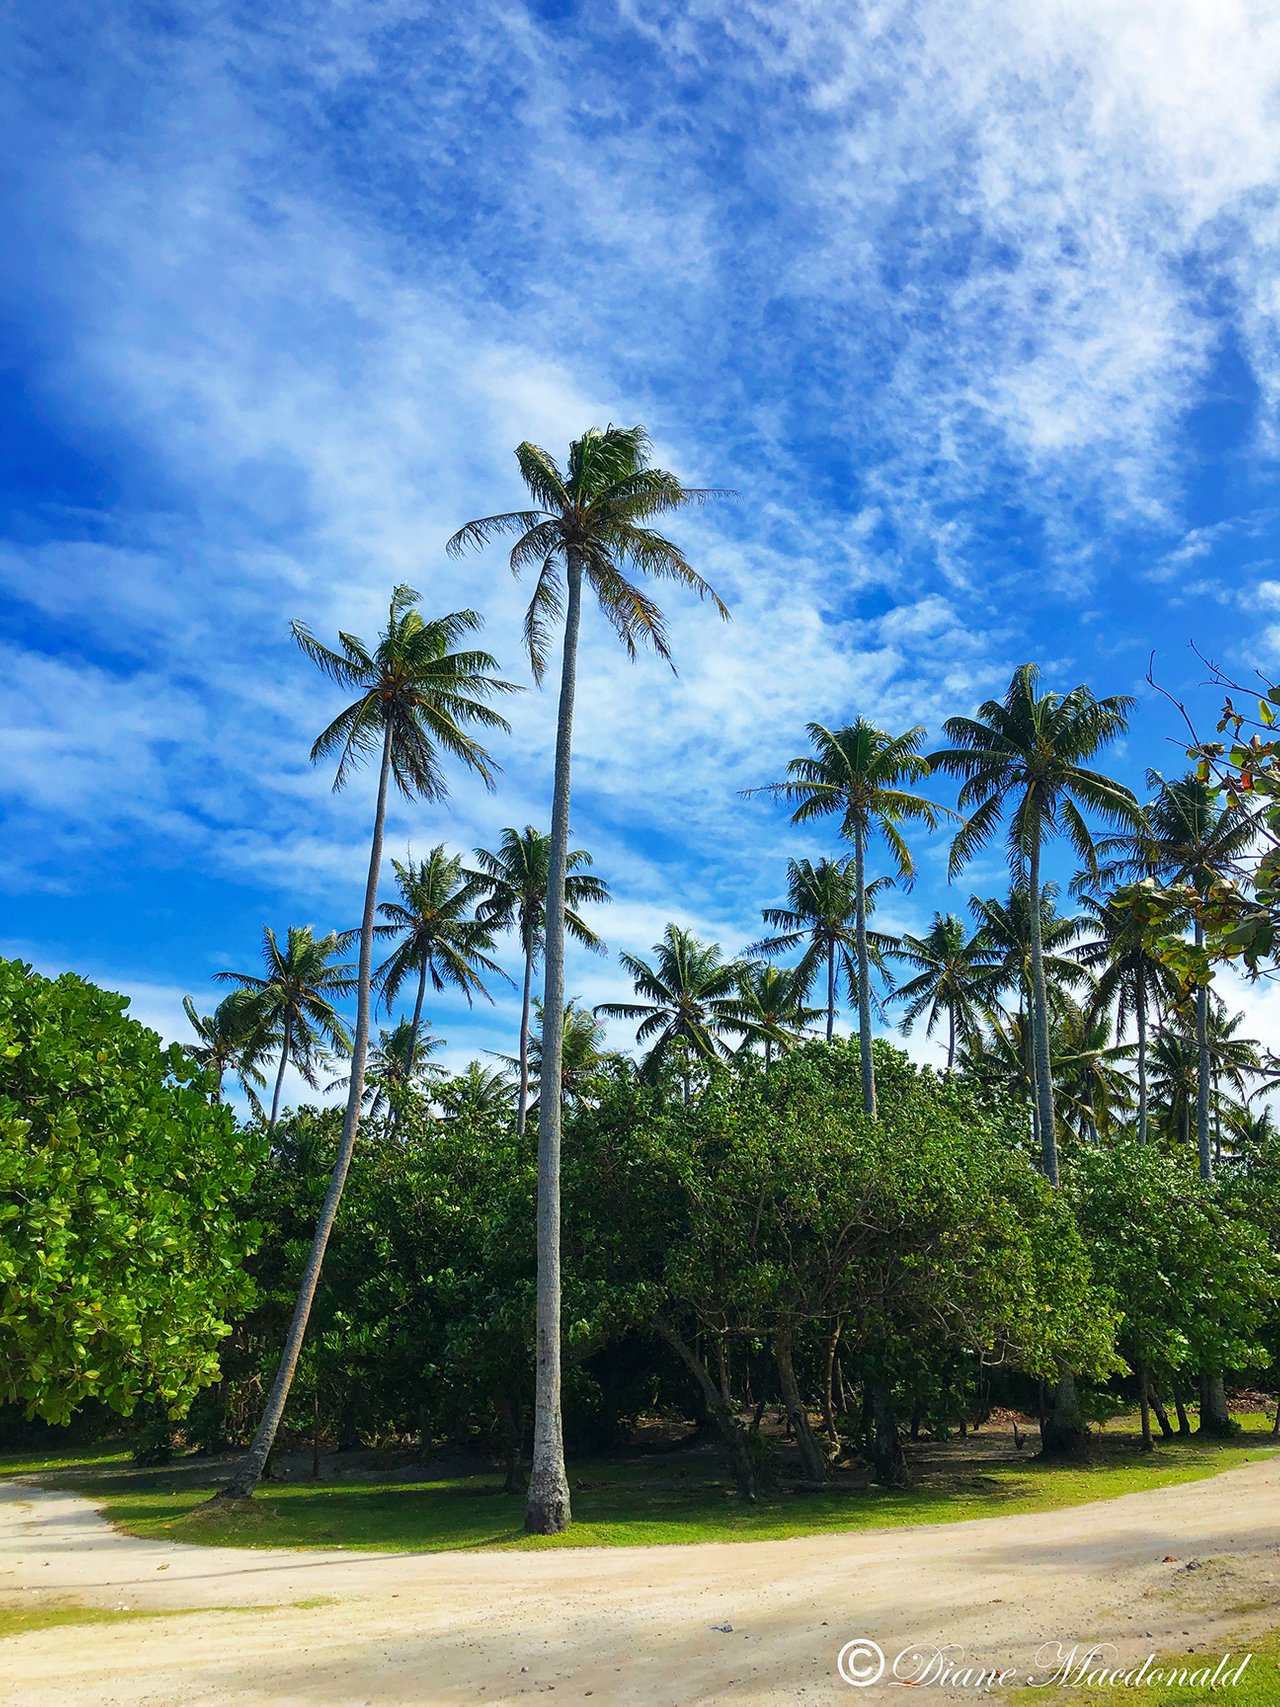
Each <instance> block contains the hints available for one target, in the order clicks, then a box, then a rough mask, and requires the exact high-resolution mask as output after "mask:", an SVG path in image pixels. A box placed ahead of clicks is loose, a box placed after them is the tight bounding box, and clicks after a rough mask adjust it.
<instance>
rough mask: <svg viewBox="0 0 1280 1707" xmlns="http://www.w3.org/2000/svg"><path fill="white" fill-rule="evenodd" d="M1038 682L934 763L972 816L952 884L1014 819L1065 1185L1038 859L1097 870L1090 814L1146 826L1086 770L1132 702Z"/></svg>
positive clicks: (1037, 1026)
mask: <svg viewBox="0 0 1280 1707" xmlns="http://www.w3.org/2000/svg"><path fill="white" fill-rule="evenodd" d="M1039 685H1040V672H1039V670H1038V669H1037V668H1036V667H1035V665H1034V664H1022V665H1020V666H1019V668H1018V669H1017V670H1016V671H1015V672H1014V676H1013V680H1012V681H1011V682H1010V683H1009V687H1008V689H1007V691H1006V693H1005V696H1004V698H1003V699H1002V700H995V699H989V700H986V701H984V703H983V704H982V705H981V706H980V707H979V708H978V715H977V717H976V718H975V717H949V718H948V719H947V721H946V722H945V724H944V725H943V728H944V730H945V732H946V736H947V739H948V740H949V741H950V742H951V743H952V745H951V746H950V747H945V748H942V749H941V750H940V751H939V752H936V753H934V754H933V756H932V758H931V759H930V763H931V764H932V766H933V767H934V768H935V769H936V770H940V771H943V772H944V773H945V774H946V775H948V776H954V777H959V778H960V779H961V788H960V794H959V799H958V805H959V807H960V810H961V812H966V813H968V816H967V818H966V820H965V822H964V824H963V825H962V827H961V828H960V830H959V831H958V832H957V834H956V837H955V840H954V842H953V843H952V846H951V874H952V876H954V875H955V873H956V872H958V871H959V870H961V869H962V868H963V866H964V865H966V864H967V862H968V861H969V860H970V859H972V858H973V856H974V854H976V853H977V852H978V850H979V849H980V848H982V847H983V846H985V844H986V843H987V842H988V841H989V840H990V839H991V837H992V835H993V834H994V833H995V830H996V828H997V826H998V825H999V823H1000V821H1001V819H1002V818H1003V817H1004V815H1005V812H1006V809H1008V811H1009V834H1008V842H1009V853H1010V857H1011V859H1012V860H1013V861H1014V865H1015V869H1016V870H1019V871H1021V870H1022V869H1023V868H1024V867H1025V870H1026V874H1027V885H1028V890H1029V906H1030V912H1031V985H1032V1000H1031V1023H1032V1035H1033V1039H1034V1060H1035V1072H1034V1075H1033V1078H1034V1084H1035V1090H1036V1106H1037V1109H1038V1114H1039V1126H1040V1144H1041V1149H1042V1155H1043V1165H1044V1171H1045V1174H1046V1176H1047V1177H1048V1179H1049V1181H1050V1183H1051V1184H1053V1185H1057V1183H1058V1146H1057V1136H1056V1131H1055V1126H1054V1108H1053V1075H1052V1073H1051V1071H1050V1064H1049V997H1048V991H1047V989H1046V987H1045V969H1044V945H1043V942H1042V939H1041V916H1040V890H1041V883H1040V857H1041V853H1042V850H1043V846H1044V840H1045V837H1046V835H1050V834H1053V833H1054V832H1061V833H1063V834H1065V835H1066V837H1067V839H1068V840H1069V841H1070V843H1071V845H1072V846H1073V847H1074V849H1075V851H1076V853H1077V854H1078V856H1079V858H1080V861H1081V863H1082V864H1083V865H1085V866H1086V867H1087V868H1089V869H1090V870H1093V869H1096V865H1097V854H1096V849H1095V845H1094V839H1093V836H1092V834H1091V832H1090V830H1089V826H1088V823H1087V822H1086V819H1085V816H1084V814H1085V813H1086V812H1088V813H1092V814H1094V815H1095V816H1096V817H1098V818H1101V819H1102V820H1103V822H1105V823H1107V824H1110V825H1113V826H1116V827H1120V828H1127V827H1131V826H1135V825H1137V824H1138V823H1139V822H1140V813H1139V809H1138V803H1137V800H1136V799H1135V798H1134V796H1133V794H1132V793H1131V792H1130V790H1129V789H1127V788H1125V787H1124V786H1123V785H1122V784H1121V783H1118V782H1115V781H1113V780H1112V779H1111V778H1110V777H1107V776H1104V775H1103V774H1102V773H1101V772H1100V771H1095V770H1091V769H1089V768H1087V761H1088V760H1090V759H1092V758H1094V756H1095V755H1096V754H1097V753H1099V752H1100V751H1101V750H1102V748H1103V747H1105V746H1106V745H1107V744H1108V743H1109V742H1111V741H1113V740H1115V738H1116V737H1117V736H1118V735H1121V734H1123V733H1124V731H1125V729H1126V728H1127V727H1128V713H1129V710H1130V708H1131V707H1132V706H1133V704H1134V701H1133V699H1132V698H1131V697H1130V696H1129V695H1127V694H1112V695H1111V696H1109V697H1108V698H1106V699H1096V698H1095V697H1094V695H1093V694H1092V693H1091V692H1090V691H1089V689H1088V688H1086V687H1084V686H1083V685H1082V686H1080V687H1076V688H1073V689H1072V690H1071V692H1070V693H1067V694H1059V693H1040V692H1038V691H1037V690H1038V689H1039Z"/></svg>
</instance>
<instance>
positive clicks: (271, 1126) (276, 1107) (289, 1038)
mask: <svg viewBox="0 0 1280 1707" xmlns="http://www.w3.org/2000/svg"><path fill="white" fill-rule="evenodd" d="M292 1049H293V1015H292V1014H290V1013H286V1015H285V1016H284V1036H283V1037H282V1038H281V1040H280V1070H279V1072H277V1074H276V1088H275V1095H274V1096H273V1097H272V1098H271V1119H270V1120H269V1121H268V1122H267V1131H268V1132H274V1131H275V1129H276V1121H277V1120H279V1118H280V1093H281V1091H282V1090H283V1089H284V1072H285V1068H286V1067H287V1066H288V1065H289V1055H290V1053H291V1051H292Z"/></svg>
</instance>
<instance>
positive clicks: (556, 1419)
mask: <svg viewBox="0 0 1280 1707" xmlns="http://www.w3.org/2000/svg"><path fill="white" fill-rule="evenodd" d="M567 557H568V564H567V573H566V579H567V581H568V592H569V598H568V604H567V606H566V609H565V620H564V660H563V663H562V665H561V669H560V709H559V715H558V718H557V721H556V770H555V792H554V795H553V798H552V803H551V849H550V857H549V861H548V870H547V911H546V921H547V922H546V947H545V949H544V953H543V959H544V963H545V971H546V980H545V983H544V985H543V995H542V1071H541V1073H540V1074H539V1080H538V1297H537V1350H536V1358H535V1368H534V1418H533V1468H532V1470H531V1473H530V1476H529V1493H528V1497H527V1498H526V1501H525V1508H524V1526H525V1528H526V1529H527V1530H528V1531H529V1532H530V1533H531V1534H533V1535H559V1534H560V1532H561V1530H563V1529H566V1528H567V1527H568V1525H569V1524H570V1523H571V1522H572V1521H573V1513H572V1511H571V1509H570V1506H569V1479H568V1477H567V1476H566V1475H565V1468H564V1425H563V1422H562V1419H561V1414H560V1113H561V1096H562V1083H561V1080H562V1071H563V1063H564V880H565V867H566V864H567V861H568V857H569V771H570V756H571V750H572V746H573V698H574V689H575V687H576V685H577V670H578V629H579V627H580V626H581V621H582V560H581V558H580V557H579V555H578V553H577V552H576V551H574V550H572V549H571V550H570V551H569V552H568V553H567Z"/></svg>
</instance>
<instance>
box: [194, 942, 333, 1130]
mask: <svg viewBox="0 0 1280 1707" xmlns="http://www.w3.org/2000/svg"><path fill="white" fill-rule="evenodd" d="M350 942H351V933H350V932H349V931H330V932H329V934H328V935H327V936H322V937H318V936H316V935H315V933H314V931H313V930H312V928H311V926H310V925H290V926H289V929H288V931H287V933H286V935H285V942H284V946H283V947H282V946H281V945H280V943H279V941H278V940H277V938H276V933H275V932H274V931H273V930H272V929H271V926H270V925H267V926H266V927H265V928H264V930H263V932H262V960H263V965H264V967H265V969H266V971H265V976H263V977H261V978H259V977H257V976H256V975H255V974H254V973H252V972H217V973H215V974H214V976H215V977H216V978H218V979H220V980H221V981H222V982H223V983H228V984H237V985H239V987H240V989H241V990H243V991H245V992H246V993H247V994H249V995H251V996H252V997H253V998H254V1000H255V1001H256V1002H257V1004H258V1010H259V1015H260V1017H261V1021H262V1024H263V1026H264V1027H266V1029H267V1030H268V1031H269V1033H270V1034H271V1036H272V1038H273V1039H277V1040H278V1041H279V1047H280V1065H279V1067H278V1069H277V1071H276V1084H275V1091H274V1093H273V1095H272V1098H271V1118H270V1120H269V1121H268V1122H267V1131H268V1132H272V1131H274V1130H275V1125H276V1122H277V1120H279V1118H280V1095H281V1092H282V1090H283V1088H284V1075H285V1069H286V1068H287V1067H288V1066H289V1064H290V1063H292V1064H293V1065H294V1066H295V1067H296V1068H297V1069H298V1071H299V1072H300V1073H301V1074H302V1076H303V1078H304V1079H305V1080H306V1082H307V1083H308V1084H309V1085H312V1086H314V1085H315V1083H316V1066H317V1064H318V1063H320V1062H322V1061H323V1060H324V1059H325V1050H326V1048H329V1049H336V1050H341V1051H343V1052H344V1053H345V1052H346V1051H348V1050H350V1048H351V1039H350V1037H349V1036H348V1035H347V1028H346V1026H345V1025H344V1024H343V1023H342V1019H341V1017H340V1016H339V1014H338V1010H337V1008H336V1007H335V1006H334V1005H333V1004H334V1002H335V1001H337V1000H338V999H340V998H341V997H343V996H347V995H350V993H351V991H352V990H353V989H354V988H355V979H354V978H353V977H352V976H351V972H352V968H351V967H350V966H345V965H335V963H334V962H335V959H336V957H337V956H338V955H339V954H343V953H345V952H346V950H347V948H348V947H349V945H350Z"/></svg>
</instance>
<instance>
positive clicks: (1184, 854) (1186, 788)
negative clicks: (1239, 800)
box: [1146, 771, 1256, 1179]
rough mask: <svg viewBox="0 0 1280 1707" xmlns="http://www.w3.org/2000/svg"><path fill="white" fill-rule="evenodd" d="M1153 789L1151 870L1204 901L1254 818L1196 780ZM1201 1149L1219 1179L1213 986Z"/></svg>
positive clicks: (1199, 989) (1202, 1071)
mask: <svg viewBox="0 0 1280 1707" xmlns="http://www.w3.org/2000/svg"><path fill="white" fill-rule="evenodd" d="M1147 785H1148V787H1150V788H1154V789H1155V790H1156V795H1155V798H1154V800H1152V801H1151V803H1150V805H1149V806H1148V807H1147V813H1146V816H1147V824H1148V826H1149V831H1150V834H1149V842H1148V854H1147V858H1148V861H1149V868H1150V869H1153V870H1154V872H1155V873H1156V875H1158V876H1160V877H1163V878H1164V879H1165V880H1166V881H1168V882H1172V883H1185V884H1188V885H1190V887H1191V888H1192V889H1194V890H1195V892H1196V893H1197V895H1199V896H1202V897H1203V895H1204V894H1205V893H1206V891H1207V890H1208V889H1209V887H1210V885H1211V884H1212V883H1213V882H1214V880H1215V878H1217V877H1219V876H1220V875H1221V874H1222V873H1223V872H1224V871H1225V870H1226V869H1227V867H1228V866H1229V865H1230V864H1231V862H1232V861H1233V860H1235V859H1236V858H1238V857H1239V856H1240V855H1241V854H1244V853H1246V852H1247V851H1248V849H1249V847H1250V845H1251V844H1252V842H1253V839H1254V836H1255V834H1256V827H1255V825H1254V821H1253V819H1252V817H1251V816H1250V815H1249V814H1248V813H1246V812H1241V811H1240V810H1239V809H1238V808H1237V807H1235V806H1233V805H1226V806H1220V805H1219V804H1218V797H1217V793H1216V791H1215V790H1214V788H1213V786H1212V784H1210V783H1208V782H1205V781H1202V780H1201V778H1200V777H1198V776H1196V775H1194V774H1192V775H1190V776H1185V777H1180V778H1178V779H1177V780H1176V781H1174V782H1166V781H1165V779H1164V778H1163V777H1162V776H1161V775H1160V773H1159V772H1158V771H1148V772H1147ZM1192 911H1193V918H1194V926H1193V928H1194V932H1195V942H1196V947H1197V948H1200V947H1202V946H1203V944H1204V924H1203V922H1202V920H1201V917H1200V910H1199V908H1198V907H1197V908H1193V910H1192ZM1196 1050H1197V1059H1198V1067H1197V1071H1198V1082H1197V1087H1196V1143H1197V1146H1198V1149H1199V1152H1200V1176H1201V1178H1202V1179H1211V1178H1212V1177H1213V1150H1212V1146H1211V1143H1210V1131H1209V1106H1210V1100H1211V1092H1212V1085H1211V1079H1212V1066H1211V1062H1210V1058H1209V985H1208V981H1207V979H1205V978H1201V979H1200V980H1199V981H1198V983H1197V986H1196Z"/></svg>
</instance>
